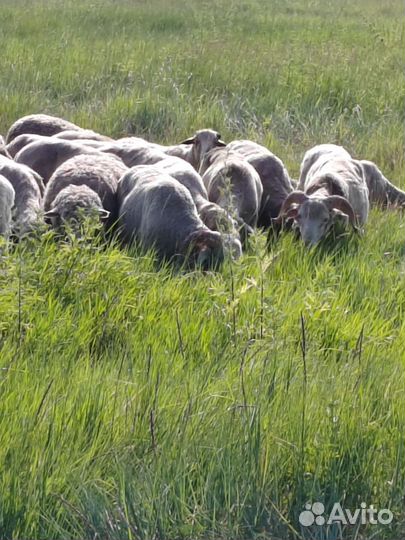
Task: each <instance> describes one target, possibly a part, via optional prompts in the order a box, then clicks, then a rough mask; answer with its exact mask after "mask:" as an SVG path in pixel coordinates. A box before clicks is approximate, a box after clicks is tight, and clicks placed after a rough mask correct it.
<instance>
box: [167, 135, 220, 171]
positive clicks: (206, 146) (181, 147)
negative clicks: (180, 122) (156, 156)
mask: <svg viewBox="0 0 405 540" xmlns="http://www.w3.org/2000/svg"><path fill="white" fill-rule="evenodd" d="M217 146H226V143H225V142H224V141H222V140H221V135H220V134H219V133H218V132H217V131H214V130H212V129H200V130H199V131H196V132H195V134H194V135H193V136H192V137H189V138H188V139H186V140H184V141H182V142H181V143H180V144H178V145H174V146H168V147H166V148H164V147H163V148H162V149H163V151H164V152H165V153H166V154H167V155H169V156H175V157H179V158H181V159H183V160H185V161H188V162H189V163H190V164H191V165H192V166H193V167H194V169H195V170H196V171H198V169H199V168H200V163H201V160H202V158H203V157H204V155H205V154H206V153H207V152H209V151H210V150H211V149H212V148H216V147H217Z"/></svg>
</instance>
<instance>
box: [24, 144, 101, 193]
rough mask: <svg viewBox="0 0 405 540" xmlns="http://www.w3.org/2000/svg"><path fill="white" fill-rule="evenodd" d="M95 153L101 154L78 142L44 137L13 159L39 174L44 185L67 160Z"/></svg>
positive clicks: (29, 145) (26, 147)
mask: <svg viewBox="0 0 405 540" xmlns="http://www.w3.org/2000/svg"><path fill="white" fill-rule="evenodd" d="M95 153H99V154H101V153H100V152H98V151H97V150H96V149H94V148H90V147H88V146H86V145H84V144H81V143H80V142H76V141H65V140H63V139H56V138H53V137H46V138H44V139H41V140H38V141H35V142H32V143H30V144H28V145H27V146H25V147H24V148H22V149H21V150H20V151H19V152H18V154H17V155H16V156H15V158H14V159H15V161H16V162H17V163H23V164H24V165H28V167H30V168H31V169H33V170H34V171H36V172H37V173H38V174H40V175H41V177H42V178H43V181H44V183H45V185H46V184H47V183H48V181H49V179H50V177H51V176H52V174H53V173H54V172H55V170H56V169H57V168H58V167H59V166H60V165H62V163H64V162H65V161H67V160H68V159H70V158H72V157H74V156H78V155H80V154H95ZM103 155H104V154H103Z"/></svg>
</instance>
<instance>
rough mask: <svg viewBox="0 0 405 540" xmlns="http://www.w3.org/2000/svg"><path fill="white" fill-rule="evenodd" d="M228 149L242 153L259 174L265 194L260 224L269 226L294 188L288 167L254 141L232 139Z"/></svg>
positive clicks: (261, 206)
mask: <svg viewBox="0 0 405 540" xmlns="http://www.w3.org/2000/svg"><path fill="white" fill-rule="evenodd" d="M227 149H228V150H230V151H233V152H237V153H238V154H240V155H241V156H242V157H243V158H244V159H246V161H247V162H248V163H250V165H252V166H253V167H254V169H256V171H257V173H258V174H259V176H260V180H261V182H262V186H263V195H262V201H261V205H260V211H259V219H258V226H259V227H269V226H270V225H271V224H272V218H275V217H277V216H278V214H279V212H280V208H281V206H282V204H283V202H284V200H285V199H286V197H287V196H288V195H289V193H291V192H292V190H293V187H292V184H291V180H290V177H289V175H288V172H287V169H286V168H285V166H284V164H283V162H282V161H281V159H279V158H278V157H277V156H275V155H274V154H272V153H271V152H270V150H268V149H267V148H265V147H264V146H261V145H260V144H257V143H255V142H253V141H248V140H241V141H232V142H231V143H229V144H228V145H227ZM200 173H201V174H202V173H203V171H200Z"/></svg>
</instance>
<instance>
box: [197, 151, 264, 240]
mask: <svg viewBox="0 0 405 540" xmlns="http://www.w3.org/2000/svg"><path fill="white" fill-rule="evenodd" d="M206 158H207V160H209V162H210V163H211V165H210V166H209V167H208V168H207V170H206V171H205V172H204V174H203V177H202V180H203V183H204V185H205V187H206V189H207V192H208V198H209V200H210V201H212V202H215V203H217V204H219V206H221V207H222V208H225V209H227V210H228V211H229V209H234V211H235V212H236V216H237V219H238V221H239V222H240V223H241V224H242V225H243V229H242V230H243V231H244V233H245V236H246V235H247V234H248V233H251V232H253V231H252V228H253V227H256V225H257V220H258V216H259V209H260V203H261V198H262V194H263V186H262V183H261V181H260V176H259V175H258V173H257V172H256V170H255V169H254V167H253V166H252V165H250V163H248V162H247V161H246V160H245V159H244V158H242V157H241V156H239V155H238V154H236V153H234V152H232V151H229V150H228V149H227V148H214V149H213V150H211V151H210V152H208V154H207V155H206V157H205V158H204V160H206ZM204 160H203V168H205V166H204Z"/></svg>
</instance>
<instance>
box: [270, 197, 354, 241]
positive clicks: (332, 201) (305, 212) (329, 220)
mask: <svg viewBox="0 0 405 540" xmlns="http://www.w3.org/2000/svg"><path fill="white" fill-rule="evenodd" d="M285 220H294V223H295V224H296V225H297V227H298V229H299V231H300V234H301V237H302V239H303V241H304V242H305V244H306V245H309V246H314V245H315V244H317V243H318V242H319V241H320V240H321V239H322V238H323V237H324V236H325V235H326V234H327V233H328V231H329V230H330V229H331V228H332V227H333V225H334V224H335V223H336V222H339V221H340V222H342V221H343V223H344V224H345V225H347V224H348V223H350V224H351V225H352V227H353V228H354V229H355V230H356V231H358V230H359V229H358V227H357V219H356V216H355V214H354V210H353V207H352V205H351V204H350V203H349V201H348V200H347V199H345V198H344V197H341V196H340V195H331V196H329V197H323V198H320V197H309V196H308V195H306V194H305V193H304V192H302V191H294V192H293V193H290V195H289V196H288V197H287V198H286V200H285V201H284V203H283V205H282V207H281V210H280V213H279V216H278V217H277V218H276V220H275V222H276V223H278V224H280V223H283V222H284V221H285Z"/></svg>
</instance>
